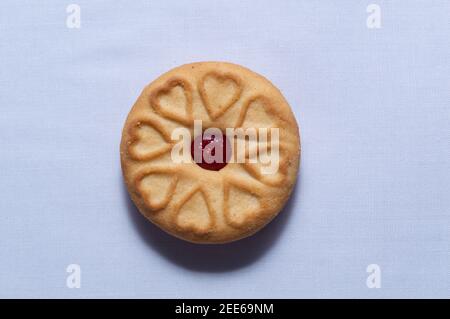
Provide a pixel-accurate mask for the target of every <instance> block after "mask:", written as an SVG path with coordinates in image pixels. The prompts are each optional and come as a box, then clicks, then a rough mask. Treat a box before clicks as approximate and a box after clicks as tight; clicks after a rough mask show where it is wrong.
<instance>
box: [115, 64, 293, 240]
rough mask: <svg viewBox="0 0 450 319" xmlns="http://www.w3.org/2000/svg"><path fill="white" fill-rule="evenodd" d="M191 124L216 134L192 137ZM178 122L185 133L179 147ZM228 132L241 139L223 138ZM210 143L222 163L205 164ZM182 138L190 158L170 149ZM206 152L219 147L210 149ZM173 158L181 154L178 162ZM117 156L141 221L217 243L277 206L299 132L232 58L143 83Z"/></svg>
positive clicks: (288, 187) (253, 226)
mask: <svg viewBox="0 0 450 319" xmlns="http://www.w3.org/2000/svg"><path fill="white" fill-rule="evenodd" d="M198 123H201V127H202V128H201V129H202V131H201V133H202V132H206V130H207V129H208V128H215V129H216V130H219V131H217V132H223V135H222V136H219V135H217V134H214V135H212V136H210V137H209V139H207V138H205V136H206V134H205V135H202V134H201V133H200V135H198V130H197V135H195V134H196V129H195V126H196V125H197V124H198ZM180 128H182V129H183V131H181V132H185V133H186V135H185V136H187V138H190V140H188V141H187V142H186V141H185V142H184V144H183V143H181V140H180V139H179V138H180V137H181V135H182V134H181V135H180V134H179V132H178V131H177V129H180ZM228 129H231V130H233V129H234V130H235V131H234V133H236V132H241V133H242V132H243V131H245V132H249V136H245V135H238V134H237V133H236V135H230V136H228ZM239 129H241V131H239ZM252 130H254V132H256V135H254V136H253V139H252V137H251V136H250V133H251V132H252ZM174 132H178V133H176V134H175V133H174ZM225 132H227V134H225ZM199 136H200V138H199ZM177 138H178V139H177ZM213 140H214V143H216V142H217V141H218V142H217V144H214V143H213V142H211V141H213ZM216 140H217V141H216ZM269 140H270V143H271V144H269V143H266V144H265V147H264V145H263V144H264V142H268V141H269ZM210 142H211V143H212V144H211V145H213V146H214V145H216V146H217V145H222V146H221V147H223V149H220V150H223V154H222V155H223V157H224V158H225V157H227V159H226V162H225V164H221V163H219V162H220V161H219V160H218V159H217V157H216V161H217V163H215V162H213V163H212V164H211V163H209V162H205V159H204V158H203V156H207V155H205V154H207V153H206V151H207V148H208V146H207V145H208V143H210ZM240 142H242V144H240V146H239V143H240ZM188 143H189V144H190V146H191V149H190V151H191V153H190V154H189V155H190V156H189V155H186V153H185V151H186V150H185V149H183V152H184V153H183V152H180V153H177V152H175V145H178V146H181V145H185V146H186V145H188ZM220 143H222V144H220ZM211 145H210V146H211ZM243 145H244V149H243V150H241V149H242V146H243ZM195 147H197V148H199V149H200V150H199V153H194V152H195V150H194V149H196V148H195ZM239 147H241V149H240V148H239ZM202 149H203V150H202ZM203 151H204V153H202V152H203ZM209 151H210V152H212V153H211V154H213V155H217V154H219V153H220V152H219V146H217V148H216V150H215V151H211V148H210V149H209ZM174 154H184V162H180V161H176V160H174ZM194 154H200V161H201V162H202V163H203V165H202V164H201V163H199V162H198V160H197V159H196V157H195V156H196V155H195V156H194ZM239 154H240V155H239ZM274 154H275V155H277V154H278V157H275V156H272V155H274ZM269 155H270V156H269ZM120 156H121V165H122V171H123V176H124V180H125V183H126V186H127V189H128V192H129V194H130V196H131V199H132V200H133V202H134V203H135V205H136V206H137V208H138V209H139V211H140V212H141V213H142V214H143V215H144V216H145V217H146V218H147V219H149V220H150V221H151V222H153V223H154V224H156V225H157V226H159V227H160V228H161V229H163V230H164V231H166V232H168V233H170V234H172V235H174V236H176V237H178V238H181V239H184V240H187V241H190V242H195V243H226V242H231V241H235V240H238V239H241V238H244V237H247V236H250V235H252V234H254V233H255V232H257V231H258V230H260V229H261V228H262V227H264V226H265V225H266V224H267V223H269V222H270V221H271V220H272V219H273V218H274V217H275V216H276V215H277V214H278V213H279V212H280V210H281V209H282V208H283V206H284V204H285V203H286V201H287V200H288V198H289V196H290V194H291V191H292V189H293V186H294V184H295V181H296V178H297V173H298V168H299V161H300V136H299V128H298V125H297V122H296V120H295V117H294V115H293V113H292V110H291V108H290V106H289V104H288V103H287V101H286V100H285V99H284V97H283V96H282V94H281V93H280V91H279V90H278V89H277V88H276V87H275V86H274V85H273V84H272V83H270V82H269V81H268V80H267V79H266V78H264V77H263V76H261V75H258V74H256V73H254V72H252V71H250V70H249V69H247V68H244V67H242V66H239V65H235V64H231V63H225V62H199V63H192V64H186V65H182V66H180V67H177V68H174V69H172V70H170V71H169V72H167V73H165V74H163V75H161V76H160V77H159V78H158V79H156V80H154V81H153V82H152V83H150V84H149V85H148V86H146V87H145V88H144V90H143V92H142V93H141V95H140V96H139V98H138V99H137V101H136V102H135V104H134V106H133V107H132V109H131V111H130V112H129V114H128V117H127V119H126V122H125V125H124V128H123V132H122V140H121V145H120ZM239 156H240V158H239ZM188 157H189V158H188ZM233 159H234V160H233ZM263 159H264V160H263ZM274 163H275V164H274ZM276 163H277V164H276ZM269 166H270V167H269Z"/></svg>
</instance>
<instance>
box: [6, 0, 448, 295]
mask: <svg viewBox="0 0 450 319" xmlns="http://www.w3.org/2000/svg"><path fill="white" fill-rule="evenodd" d="M76 3H77V4H79V5H80V6H81V28H80V29H68V28H67V27H66V16H67V13H66V6H67V5H68V4H70V2H64V1H1V2H0V108H1V109H0V213H1V220H0V296H1V297H157V298H165V297H194V298H195V297H212V298H216V297H217V298H222V297H223V298H225V297H236V298H238V297H276V298H278V297H369V298H371V297H450V245H449V242H450V216H449V214H450V209H449V208H450V196H449V185H450V183H449V179H450V173H449V168H450V160H449V155H450V130H449V123H450V105H449V103H450V90H449V88H450V78H449V77H450V44H449V38H450V23H449V12H450V2H449V1H427V2H426V3H425V2H424V1H410V0H408V1H406V0H405V1H377V2H376V3H377V4H379V5H380V7H381V13H382V28H381V29H368V28H367V27H366V18H367V15H368V14H367V13H366V7H367V5H368V4H370V3H371V2H369V1H356V0H355V1H258V2H256V1H230V0H226V1H199V0H195V1H167V0H165V1H77V2H76ZM202 60H225V61H231V62H235V63H239V64H242V65H245V66H247V67H249V68H251V69H253V70H255V71H257V72H259V73H261V74H263V75H265V76H266V77H268V78H269V79H270V80H271V81H273V83H275V85H277V86H278V87H279V88H280V89H281V90H282V92H283V94H284V95H285V97H286V98H287V100H288V101H289V102H290V104H291V105H292V107H293V109H294V112H295V115H296V117H297V119H298V122H299V124H300V126H301V134H302V146H303V150H302V151H303V153H302V167H301V173H300V177H299V182H298V186H297V187H296V189H295V193H294V194H293V196H292V199H291V201H290V202H289V204H288V206H287V208H286V209H285V210H284V211H283V213H282V214H281V215H280V216H279V218H277V219H276V220H275V221H274V222H273V223H272V224H271V225H270V226H269V227H267V228H266V229H264V230H263V231H262V232H260V233H259V234H257V235H256V236H254V237H252V238H250V239H246V240H243V241H240V242H237V243H234V244H231V245H226V246H218V247H205V246H195V245H192V244H187V243H184V242H181V241H179V240H177V239H173V238H171V237H169V236H167V235H165V234H163V233H162V232H161V231H159V230H158V229H156V228H155V227H154V226H152V225H151V224H149V223H147V222H145V220H144V219H143V218H142V217H140V216H139V215H138V213H137V212H136V210H135V209H134V207H133V205H132V204H131V203H130V201H129V199H128V195H127V194H126V190H125V189H124V187H123V185H122V177H121V172H120V163H119V141H120V134H121V129H122V125H123V123H124V120H125V117H126V115H127V113H128V111H129V109H130V107H131V105H132V104H133V102H134V100H135V99H136V97H137V96H138V95H139V93H140V91H141V89H142V88H143V87H144V85H145V84H147V83H148V82H149V81H151V80H152V79H154V78H155V77H157V76H158V75H160V74H161V73H163V72H165V71H166V70H168V69H170V68H172V67H174V66H177V65H179V64H183V63H188V62H192V61H202ZM71 263H76V264H79V265H80V266H81V269H82V284H81V288H80V289H69V288H67V287H66V276H67V275H68V274H67V273H66V271H65V270H66V267H67V265H69V264H71ZM372 263H375V264H378V265H380V267H381V270H382V287H381V288H380V289H368V288H367V286H366V277H367V275H368V274H367V273H366V267H367V265H369V264H372Z"/></svg>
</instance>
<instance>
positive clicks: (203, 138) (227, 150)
mask: <svg viewBox="0 0 450 319" xmlns="http://www.w3.org/2000/svg"><path fill="white" fill-rule="evenodd" d="M191 156H192V159H193V160H194V162H196V163H197V165H198V166H200V167H201V168H203V169H207V170H210V171H219V170H221V169H222V168H224V167H225V166H226V165H227V162H228V161H229V160H230V158H231V145H230V142H229V141H228V139H227V138H226V136H225V135H224V134H222V133H220V134H216V135H211V136H207V135H205V134H202V135H199V136H197V137H196V138H195V139H194V140H193V141H192V143H191Z"/></svg>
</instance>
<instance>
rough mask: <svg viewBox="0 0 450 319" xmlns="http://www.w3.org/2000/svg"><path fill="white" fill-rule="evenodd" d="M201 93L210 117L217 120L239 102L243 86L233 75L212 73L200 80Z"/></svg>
mask: <svg viewBox="0 0 450 319" xmlns="http://www.w3.org/2000/svg"><path fill="white" fill-rule="evenodd" d="M199 91H200V96H201V98H202V101H203V104H204V105H205V108H206V110H207V111H208V114H209V116H210V117H211V118H212V119H216V118H218V117H219V116H221V115H222V114H224V113H225V112H226V111H227V110H228V109H229V108H230V107H231V106H232V105H233V104H234V103H236V101H237V100H239V98H240V96H241V93H242V85H241V81H240V80H239V78H238V77H236V76H234V75H232V74H229V73H227V74H219V73H217V72H210V73H207V74H206V75H205V76H204V77H203V78H202V79H201V80H200V83H199Z"/></svg>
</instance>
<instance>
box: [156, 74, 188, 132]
mask: <svg viewBox="0 0 450 319" xmlns="http://www.w3.org/2000/svg"><path fill="white" fill-rule="evenodd" d="M150 104H151V105H152V107H153V109H154V110H155V111H156V112H157V113H158V114H160V115H161V116H163V117H165V118H167V119H170V120H174V121H176V122H179V123H182V124H185V125H186V124H187V125H188V124H190V122H191V121H192V89H191V86H190V84H189V83H188V82H187V81H185V80H183V79H179V78H174V79H171V80H169V81H168V82H167V83H166V84H165V85H164V86H163V87H161V88H160V89H159V90H156V91H155V92H154V93H153V94H152V95H151V96H150Z"/></svg>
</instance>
